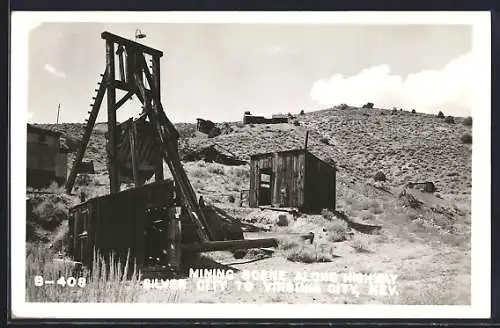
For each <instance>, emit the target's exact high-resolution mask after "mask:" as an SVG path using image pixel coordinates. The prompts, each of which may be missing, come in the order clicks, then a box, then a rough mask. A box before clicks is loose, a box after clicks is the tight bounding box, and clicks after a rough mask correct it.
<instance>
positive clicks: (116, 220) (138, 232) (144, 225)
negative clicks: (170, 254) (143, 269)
mask: <svg viewBox="0 0 500 328" xmlns="http://www.w3.org/2000/svg"><path fill="white" fill-rule="evenodd" d="M173 205H174V185H173V182H172V180H162V181H159V182H153V183H150V184H147V185H144V186H141V187H137V188H131V189H128V190H124V191H122V192H119V193H115V194H110V195H106V196H102V197H97V198H92V199H89V200H88V201H86V202H83V203H80V204H78V205H76V206H74V207H72V208H71V209H70V213H69V231H70V238H71V239H70V240H71V245H70V252H71V254H73V255H74V257H75V260H76V261H80V262H82V263H83V264H84V265H88V266H90V265H91V264H92V260H93V254H94V250H96V251H99V253H100V254H101V255H104V256H108V255H109V254H110V253H111V252H114V253H115V255H116V258H120V259H121V260H125V259H126V256H127V254H128V251H129V250H130V258H131V259H132V260H134V259H135V260H136V261H137V262H136V263H137V265H138V266H139V267H140V266H142V265H147V264H150V263H148V262H150V261H156V259H157V258H160V257H161V256H162V255H161V254H162V248H164V247H166V246H165V245H166V244H165V243H164V242H163V243H162V239H163V241H164V240H165V239H166V238H167V237H166V228H163V229H162V225H165V224H166V223H165V222H164V221H165V220H162V219H165V218H166V217H167V215H166V214H165V213H163V212H162V210H165V211H166V210H168V208H169V207H171V206H173ZM122 263H124V262H122ZM132 265H133V262H132Z"/></svg>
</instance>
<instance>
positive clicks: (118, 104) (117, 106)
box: [115, 91, 135, 110]
mask: <svg viewBox="0 0 500 328" xmlns="http://www.w3.org/2000/svg"><path fill="white" fill-rule="evenodd" d="M134 94H135V92H134V91H129V92H127V94H126V95H125V96H123V98H122V99H120V100H119V101H118V102H117V103H116V105H115V110H118V109H119V108H120V107H122V106H123V104H125V103H126V102H127V100H129V99H130V98H132V96H133V95H134Z"/></svg>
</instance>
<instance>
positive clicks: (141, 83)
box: [66, 32, 277, 273]
mask: <svg viewBox="0 0 500 328" xmlns="http://www.w3.org/2000/svg"><path fill="white" fill-rule="evenodd" d="M101 37H102V38H103V39H104V40H105V42H106V69H105V71H104V73H103V74H102V80H101V82H100V83H99V85H100V86H99V88H98V89H96V92H97V95H96V97H94V102H93V104H92V105H91V106H92V110H91V111H89V114H90V116H89V119H88V123H87V126H86V128H85V132H84V135H83V137H82V142H81V144H80V149H79V151H78V153H77V155H76V159H75V161H74V163H73V168H72V170H71V173H70V175H69V178H68V181H67V183H66V191H67V192H68V193H70V192H71V191H72V189H73V185H74V182H75V179H76V176H77V174H78V171H79V168H80V166H81V163H82V159H83V156H84V153H85V150H86V147H87V145H88V142H89V139H90V135H91V132H92V130H93V128H94V126H95V122H96V119H97V116H98V112H99V109H100V106H101V103H102V101H103V99H104V96H105V94H106V95H107V114H108V115H107V116H108V121H107V131H108V133H107V151H108V172H109V180H110V195H106V196H103V197H99V198H94V199H90V200H88V201H86V202H84V203H82V204H80V205H77V206H75V207H73V208H72V209H71V210H70V234H71V236H72V241H73V243H72V244H73V247H72V254H73V256H75V257H76V258H77V259H79V260H80V261H82V262H85V264H87V265H89V266H90V265H91V261H92V259H93V257H92V256H91V255H90V254H93V251H94V250H95V251H98V252H99V253H101V254H102V253H105V254H107V253H112V252H114V253H116V254H117V255H120V256H123V255H126V254H125V253H126V250H127V251H130V256H131V257H132V258H134V259H135V260H136V262H137V263H138V264H140V265H141V266H142V265H146V266H147V265H150V264H151V263H149V260H151V259H153V260H155V261H156V263H157V264H158V265H161V266H162V267H164V268H166V271H168V272H172V273H173V272H175V271H176V270H177V268H178V267H179V266H180V265H181V262H180V261H181V260H180V259H181V250H185V251H186V252H187V253H190V252H191V253H192V252H205V251H213V250H239V249H246V248H254V247H269V246H275V245H277V241H276V240H275V239H272V238H269V239H261V240H234V239H243V234H242V233H240V234H238V233H225V232H221V229H223V227H224V226H223V225H221V224H219V223H220V222H218V220H217V219H215V220H214V219H210V218H209V217H208V215H207V212H206V208H205V205H204V202H203V201H202V199H198V198H197V197H196V194H195V191H194V189H193V187H192V186H191V183H190V182H189V179H188V177H187V175H186V172H185V171H184V168H183V166H182V164H181V162H180V158H179V152H178V139H179V133H178V131H177V130H176V129H175V127H174V125H173V124H172V123H171V122H170V120H169V119H168V118H167V116H166V114H165V111H164V108H163V106H162V104H161V101H160V57H161V56H162V55H163V53H162V52H161V51H159V50H156V49H152V48H150V47H147V46H145V45H142V44H139V43H137V42H134V41H131V40H128V39H124V38H122V37H120V36H117V35H114V34H111V33H109V32H103V33H102V35H101ZM115 46H117V47H116V51H115ZM146 58H149V59H150V60H151V63H152V65H151V67H149V66H148V64H147V62H146ZM116 62H117V63H118V74H116V73H115V70H116V68H117V67H116V66H117V65H116ZM150 68H151V70H150ZM117 90H122V91H125V92H126V94H125V95H124V96H123V97H122V98H121V99H120V100H118V101H117V99H116V95H117V94H116V91H117ZM132 96H136V97H137V98H138V99H139V100H140V102H141V104H142V109H143V110H142V113H141V114H140V116H139V118H136V119H130V120H128V121H125V122H123V123H121V124H119V123H118V122H117V120H116V112H117V110H118V109H119V108H120V107H121V106H122V105H123V104H124V103H125V102H126V101H127V100H129V99H130V98H131V97H132ZM164 163H166V164H167V167H168V168H169V170H170V172H171V174H172V178H173V180H172V181H171V180H165V179H164V172H163V164H164ZM153 174H154V175H155V182H154V183H146V184H145V182H146V180H148V179H149V178H150V177H152V175H153ZM127 176H128V177H132V178H133V181H134V183H135V186H134V188H132V189H128V190H121V181H122V177H127ZM240 232H241V231H240ZM141 269H142V268H141Z"/></svg>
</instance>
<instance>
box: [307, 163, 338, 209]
mask: <svg viewBox="0 0 500 328" xmlns="http://www.w3.org/2000/svg"><path fill="white" fill-rule="evenodd" d="M335 180H336V172H335V168H334V167H333V166H331V165H329V164H327V163H325V162H323V161H321V160H319V159H318V158H317V157H315V156H314V155H312V154H310V153H308V154H307V165H306V188H305V193H306V198H305V208H306V209H307V210H310V211H313V212H319V211H321V210H322V209H324V208H328V209H335V198H336V181H335Z"/></svg>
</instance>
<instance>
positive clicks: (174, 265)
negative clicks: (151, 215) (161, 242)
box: [166, 206, 180, 272]
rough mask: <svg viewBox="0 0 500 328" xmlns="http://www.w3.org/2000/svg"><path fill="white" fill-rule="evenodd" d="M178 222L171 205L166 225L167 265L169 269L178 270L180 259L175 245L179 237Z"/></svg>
mask: <svg viewBox="0 0 500 328" xmlns="http://www.w3.org/2000/svg"><path fill="white" fill-rule="evenodd" d="M178 222H180V219H179V216H178V215H177V213H176V208H175V207H174V206H172V207H171V208H169V210H168V225H167V245H166V246H167V247H166V251H167V254H166V255H167V267H168V268H169V270H170V271H172V272H176V271H178V268H179V265H180V261H179V256H180V255H179V254H177V252H178V250H179V249H177V246H178V244H179V241H178V239H180V236H179V235H178V233H179V228H178Z"/></svg>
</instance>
